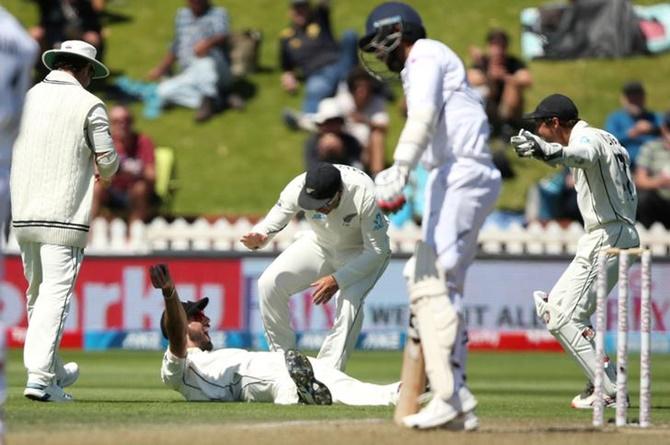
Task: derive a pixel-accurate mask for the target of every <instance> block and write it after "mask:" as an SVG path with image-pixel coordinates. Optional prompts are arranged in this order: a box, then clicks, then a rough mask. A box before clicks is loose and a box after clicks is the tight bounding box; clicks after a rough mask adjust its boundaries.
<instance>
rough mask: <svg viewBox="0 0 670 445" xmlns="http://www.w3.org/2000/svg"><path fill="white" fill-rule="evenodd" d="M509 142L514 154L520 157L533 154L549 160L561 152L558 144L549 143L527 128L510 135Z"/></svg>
mask: <svg viewBox="0 0 670 445" xmlns="http://www.w3.org/2000/svg"><path fill="white" fill-rule="evenodd" d="M510 143H511V144H512V146H513V147H514V151H516V154H517V155H519V156H520V157H522V158H527V157H530V156H533V157H536V158H538V159H541V160H543V161H551V160H553V159H556V158H558V157H560V156H561V155H562V154H563V147H562V146H561V145H560V144H550V143H548V142H546V141H545V140H543V139H542V138H540V137H539V136H536V135H534V134H533V133H531V132H530V131H528V130H521V131H519V134H518V135H516V136H512V137H511V139H510Z"/></svg>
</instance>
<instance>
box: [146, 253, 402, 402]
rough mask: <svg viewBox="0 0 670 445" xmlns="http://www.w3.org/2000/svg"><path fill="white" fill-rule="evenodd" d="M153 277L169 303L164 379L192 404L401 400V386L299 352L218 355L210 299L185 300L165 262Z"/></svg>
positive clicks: (152, 270) (153, 271)
mask: <svg viewBox="0 0 670 445" xmlns="http://www.w3.org/2000/svg"><path fill="white" fill-rule="evenodd" d="M149 274H150V276H151V283H152V284H153V286H154V287H155V288H157V289H161V290H162V293H163V297H164V299H165V311H164V312H163V316H162V317H161V329H162V331H163V335H164V336H165V337H166V338H167V339H168V342H169V345H168V349H167V351H165V356H164V357H163V365H162V366H161V378H162V379H163V383H165V384H166V385H167V386H169V387H170V388H172V389H174V390H175V391H177V392H179V393H181V394H182V395H183V396H184V398H185V399H186V400H188V401H199V400H216V401H221V402H272V403H276V404H279V405H292V404H297V403H299V402H301V403H306V404H312V405H330V404H331V403H343V404H346V405H380V406H386V405H392V404H394V403H395V401H396V400H397V394H398V386H399V384H398V383H395V384H391V385H373V384H370V383H363V382H360V381H358V380H356V379H354V378H352V377H349V376H348V375H346V374H344V373H343V372H341V371H338V370H337V369H334V368H332V367H331V366H330V365H329V364H328V363H326V362H323V361H322V360H319V359H311V358H310V359H308V358H307V357H305V356H304V355H302V354H301V353H300V352H298V351H296V350H287V351H285V352H284V353H282V352H249V351H246V350H244V349H219V350H216V351H213V350H212V349H213V347H212V342H211V340H210V337H209V317H207V315H205V313H204V312H203V311H204V309H205V307H207V303H208V302H209V300H208V299H207V298H203V299H202V300H200V301H197V302H193V301H187V302H180V300H179V295H177V290H176V289H175V286H174V283H173V281H172V278H171V277H170V272H169V270H168V268H167V266H165V265H163V264H158V265H155V266H151V267H150V269H149ZM317 378H318V380H317Z"/></svg>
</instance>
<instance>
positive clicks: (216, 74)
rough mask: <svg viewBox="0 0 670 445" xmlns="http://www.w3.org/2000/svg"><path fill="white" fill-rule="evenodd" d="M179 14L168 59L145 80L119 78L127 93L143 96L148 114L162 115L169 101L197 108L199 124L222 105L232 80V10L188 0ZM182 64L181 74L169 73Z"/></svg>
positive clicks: (155, 116)
mask: <svg viewBox="0 0 670 445" xmlns="http://www.w3.org/2000/svg"><path fill="white" fill-rule="evenodd" d="M187 3H188V7H186V8H180V9H179V10H178V11H177V15H176V18H175V37H174V41H173V42H172V46H171V47H170V50H169V51H168V53H167V54H166V56H165V58H164V59H163V60H162V61H161V62H160V63H159V64H158V66H156V67H155V68H154V69H152V70H151V71H150V72H149V76H148V77H149V79H150V80H152V81H159V79H162V80H160V81H159V83H158V84H156V83H149V84H145V83H142V82H136V81H133V80H131V79H129V78H127V77H120V78H119V79H117V83H116V84H117V86H118V87H119V89H121V90H122V91H123V92H125V93H127V94H131V95H139V96H141V97H142V98H143V100H144V115H145V117H147V118H149V119H152V118H153V119H155V118H157V117H158V116H159V115H160V113H161V109H162V108H163V106H164V105H167V104H175V105H181V106H183V107H187V108H193V109H197V112H196V114H195V121H196V122H204V121H206V120H208V119H209V118H211V117H212V115H213V114H214V112H215V111H216V110H217V108H219V107H221V106H222V102H223V100H222V97H221V95H220V91H223V90H225V89H226V88H229V87H230V85H231V82H232V77H231V74H230V66H229V64H228V60H227V58H226V54H225V51H224V43H225V42H226V40H227V38H228V32H229V23H228V13H227V12H226V10H225V9H224V8H221V7H218V6H212V5H211V3H210V1H209V0H187ZM175 63H177V65H178V66H179V71H178V73H177V75H175V76H172V77H165V78H164V76H166V74H168V72H169V71H170V70H171V69H172V67H173V66H174V64H175Z"/></svg>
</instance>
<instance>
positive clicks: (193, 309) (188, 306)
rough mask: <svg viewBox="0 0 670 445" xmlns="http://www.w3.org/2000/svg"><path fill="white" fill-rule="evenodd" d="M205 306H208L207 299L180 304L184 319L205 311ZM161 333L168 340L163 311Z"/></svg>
mask: <svg viewBox="0 0 670 445" xmlns="http://www.w3.org/2000/svg"><path fill="white" fill-rule="evenodd" d="M207 304H209V298H207V297H205V298H203V299H202V300H198V301H182V302H181V305H182V307H183V308H184V312H186V318H188V317H191V316H193V315H195V314H197V313H198V312H200V311H201V310H203V309H205V308H206V307H207ZM161 332H162V333H163V337H165V338H168V336H167V330H166V329H165V311H163V314H162V315H161Z"/></svg>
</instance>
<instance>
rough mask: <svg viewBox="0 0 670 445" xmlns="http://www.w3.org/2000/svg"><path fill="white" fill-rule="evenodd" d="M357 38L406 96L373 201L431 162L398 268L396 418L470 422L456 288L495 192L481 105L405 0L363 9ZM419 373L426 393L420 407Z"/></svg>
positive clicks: (371, 62) (382, 203)
mask: <svg viewBox="0 0 670 445" xmlns="http://www.w3.org/2000/svg"><path fill="white" fill-rule="evenodd" d="M359 48H360V56H361V61H362V63H363V65H364V66H366V67H367V69H368V71H370V72H371V73H372V74H373V75H377V76H378V77H385V76H386V75H390V76H394V77H396V78H397V77H398V75H400V78H401V80H402V86H403V90H404V92H405V98H406V100H407V122H406V123H405V126H404V128H403V130H402V132H401V133H400V138H399V140H398V144H397V146H396V149H395V152H394V155H393V160H394V163H393V165H392V166H391V167H390V168H388V169H386V170H383V171H382V172H380V173H379V174H378V175H377V177H376V178H375V184H376V196H377V203H378V205H379V207H380V208H382V209H385V210H386V211H389V212H393V211H396V210H398V209H400V208H401V207H402V205H403V203H404V197H403V188H404V187H405V184H406V182H407V177H408V175H409V172H410V171H411V170H412V169H414V167H415V166H416V165H417V164H418V162H419V161H421V162H422V164H423V165H424V166H425V167H426V168H427V169H428V170H429V171H430V175H429V177H428V181H427V184H426V192H425V201H426V204H425V209H424V214H423V223H422V231H423V233H422V240H421V241H419V242H418V243H417V245H416V249H415V252H414V256H413V257H412V258H411V259H410V260H409V261H408V263H407V265H406V267H405V271H404V275H405V279H406V281H407V286H408V293H409V298H410V330H409V340H408V342H407V346H406V349H405V357H404V363H403V370H402V376H401V379H402V383H403V386H402V389H401V394H400V400H399V403H398V408H397V410H396V416H395V417H396V421H397V422H398V423H400V424H402V425H404V426H407V427H413V428H420V429H426V428H436V427H442V426H447V427H452V426H456V427H459V428H464V429H466V430H472V429H476V428H477V426H478V419H477V417H476V415H475V413H474V410H475V407H476V406H477V400H476V399H475V397H474V396H473V395H472V393H471V392H470V390H469V389H468V387H467V385H466V375H465V367H466V354H467V332H466V326H465V322H464V319H463V316H462V298H463V291H464V283H465V274H466V271H467V268H468V266H469V265H470V264H471V263H472V261H473V260H474V258H475V254H476V252H477V235H478V233H479V229H480V228H481V226H482V224H483V223H484V220H485V218H486V216H487V215H488V214H489V213H490V212H491V210H492V209H493V206H494V204H495V202H496V199H497V198H498V194H499V192H500V172H499V171H498V170H497V169H496V168H495V166H494V165H493V162H492V160H491V153H490V150H489V147H488V145H487V141H488V136H489V123H488V120H487V118H486V113H485V112H484V107H483V104H482V102H481V100H480V98H479V96H478V95H477V94H476V93H475V92H474V91H473V90H472V88H470V86H469V85H468V82H467V80H466V76H465V67H464V65H463V62H462V61H461V60H460V59H459V57H458V56H457V55H456V53H454V52H453V51H452V50H451V49H450V48H449V47H447V46H446V45H444V44H443V43H441V42H438V41H436V40H431V39H428V38H426V30H425V28H424V26H423V22H422V20H421V16H420V15H419V14H418V13H417V12H416V11H415V10H414V9H413V8H412V7H410V6H409V5H407V4H405V3H401V2H387V3H383V4H381V5H379V6H378V7H376V8H375V9H374V10H372V12H371V13H370V15H369V16H368V18H367V23H366V33H365V35H364V36H363V38H362V39H361V40H360V42H359ZM426 376H427V378H428V381H429V383H430V390H431V393H432V396H433V397H432V400H431V401H430V402H429V403H428V404H427V405H426V406H425V407H423V408H422V409H421V410H420V411H419V403H418V399H419V395H420V394H421V393H422V392H424V391H425V388H426V384H425V379H426ZM417 411H418V412H417Z"/></svg>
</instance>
